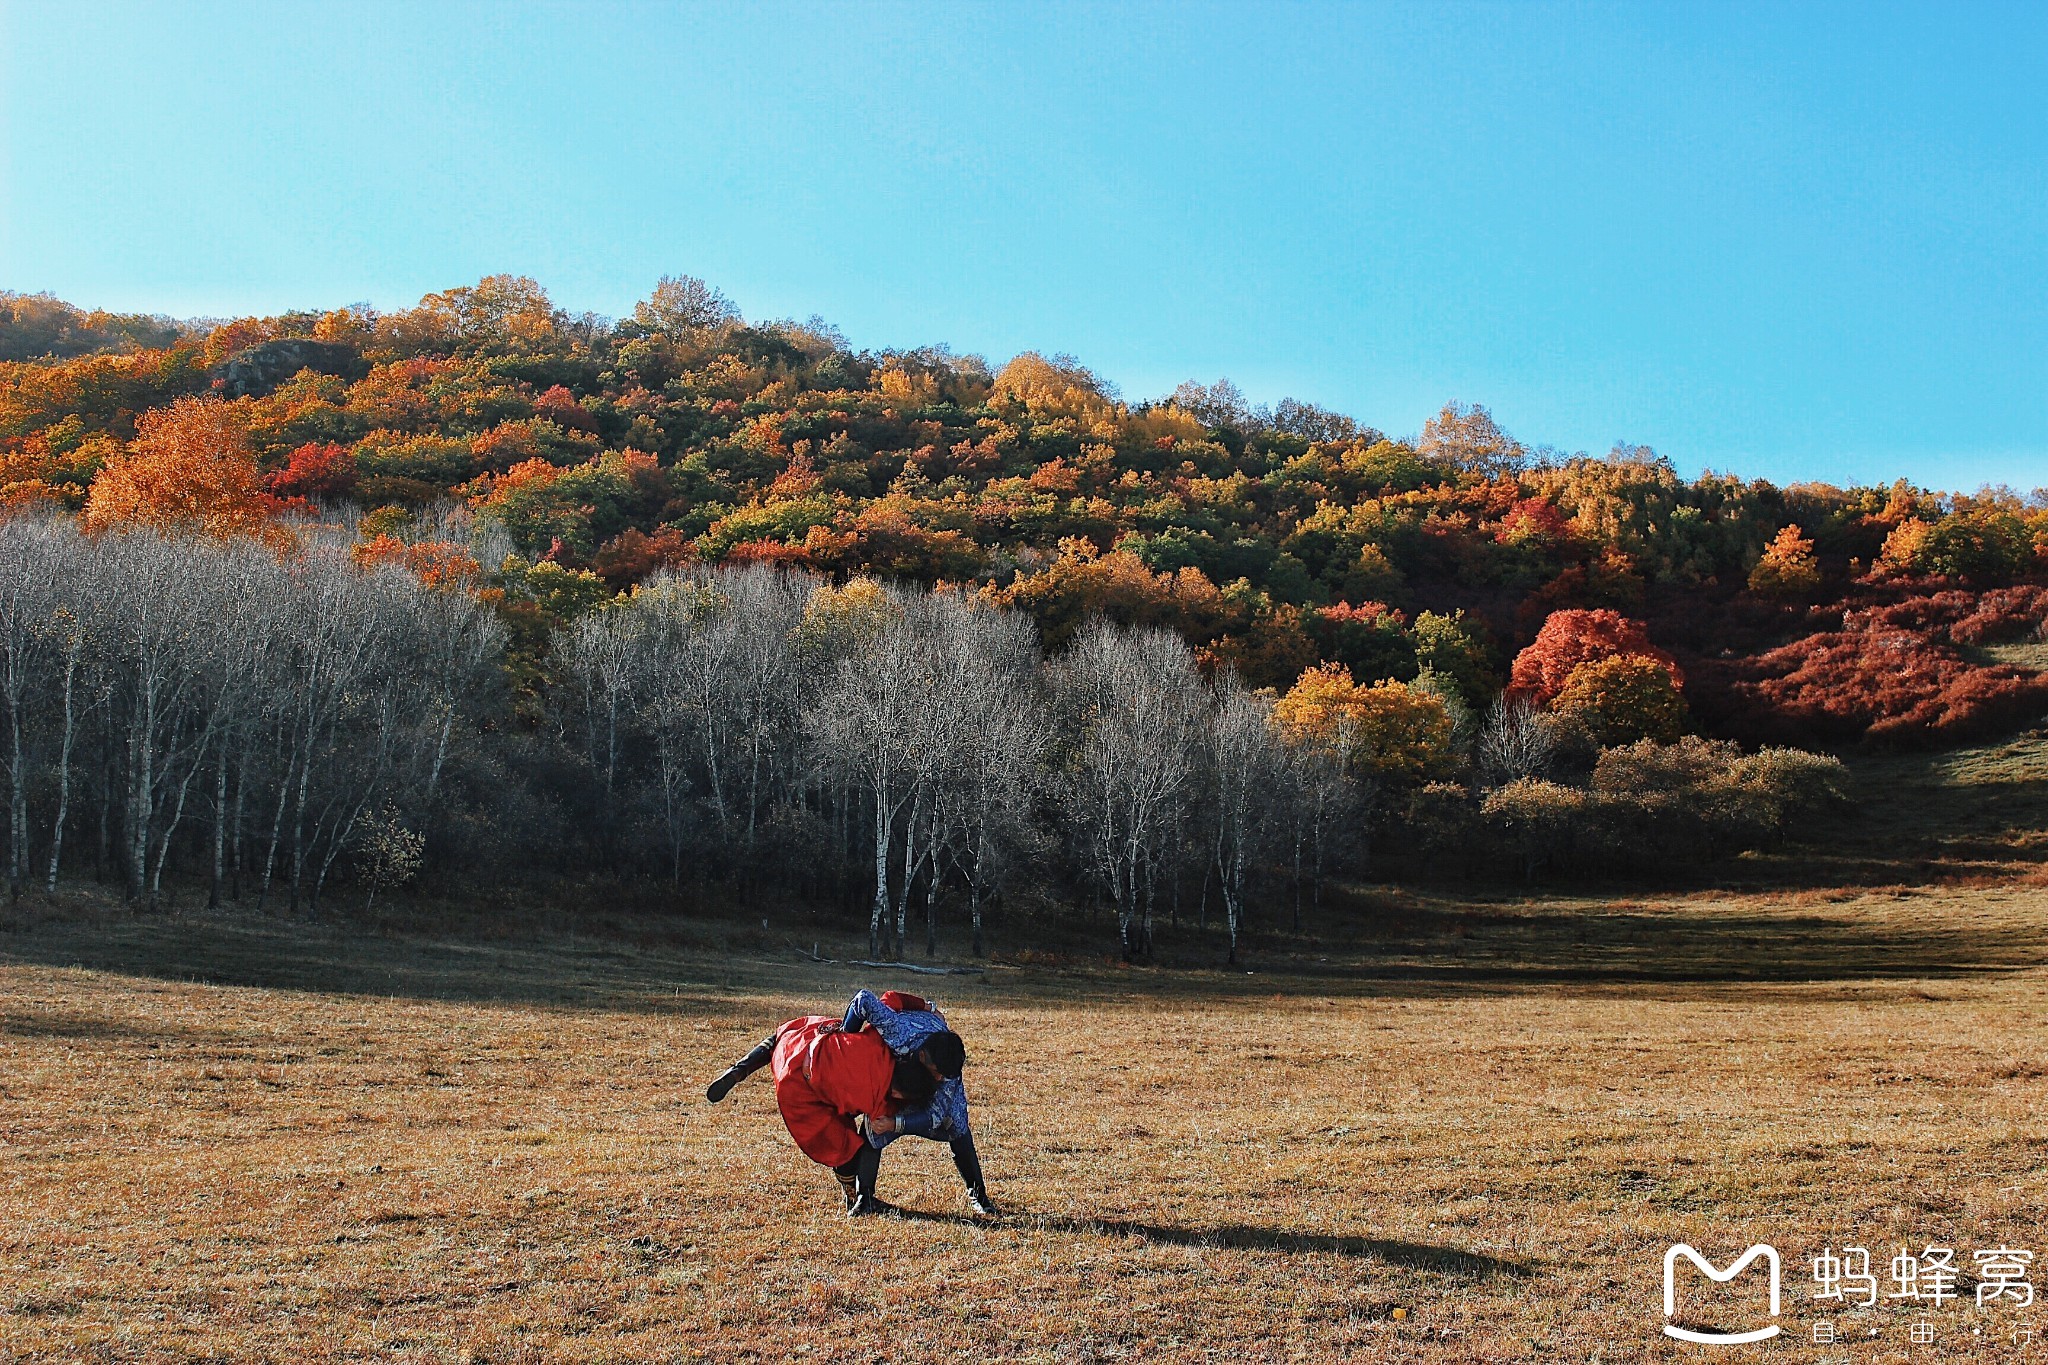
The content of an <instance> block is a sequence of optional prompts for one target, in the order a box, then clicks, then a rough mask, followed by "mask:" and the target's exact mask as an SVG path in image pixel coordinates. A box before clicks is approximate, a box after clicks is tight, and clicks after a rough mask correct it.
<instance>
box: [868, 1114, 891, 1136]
mask: <svg viewBox="0 0 2048 1365" xmlns="http://www.w3.org/2000/svg"><path fill="white" fill-rule="evenodd" d="M868 1131H869V1132H870V1133H874V1134H876V1135H878V1136H880V1137H887V1136H889V1134H891V1133H893V1132H895V1131H896V1120H894V1119H892V1118H890V1117H889V1116H888V1115H887V1114H870V1115H868Z"/></svg>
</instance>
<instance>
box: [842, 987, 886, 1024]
mask: <svg viewBox="0 0 2048 1365" xmlns="http://www.w3.org/2000/svg"><path fill="white" fill-rule="evenodd" d="M887 1008H889V1007H888V1006H887V1005H885V1004H883V1003H882V1000H881V997H880V996H878V995H876V994H875V993H874V992H873V991H871V990H867V989H865V988H863V989H861V990H857V991H855V992H854V993H853V999H852V1001H851V1002H849V1003H848V1005H847V1006H846V1017H845V1018H843V1019H841V1020H840V1021H839V1027H840V1028H842V1029H844V1030H845V1031H846V1032H848V1033H858V1032H860V1030H861V1028H862V1026H863V1025H866V1024H870V1023H872V1022H874V1017H875V1012H876V1011H877V1010H885V1009H887Z"/></svg>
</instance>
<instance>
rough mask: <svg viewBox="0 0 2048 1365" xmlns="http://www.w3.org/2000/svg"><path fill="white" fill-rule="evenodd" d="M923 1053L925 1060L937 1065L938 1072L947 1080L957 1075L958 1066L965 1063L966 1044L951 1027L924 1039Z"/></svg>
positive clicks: (958, 1071) (958, 1072)
mask: <svg viewBox="0 0 2048 1365" xmlns="http://www.w3.org/2000/svg"><path fill="white" fill-rule="evenodd" d="M924 1055H925V1060H926V1061H929V1062H930V1063H931V1064H932V1065H933V1066H935V1067H937V1068H938V1069H939V1074H940V1075H941V1076H944V1077H946V1078H947V1079H948V1080H952V1079H954V1078H956V1077H958V1076H959V1074H960V1068H961V1067H963V1066H965V1065H967V1045H966V1044H965V1043H963V1042H961V1041H960V1035H959V1034H957V1033H955V1032H953V1030H951V1029H947V1030H945V1031H944V1032H941V1033H934V1034H933V1035H932V1036H931V1037H929V1038H927V1039H925V1040H924Z"/></svg>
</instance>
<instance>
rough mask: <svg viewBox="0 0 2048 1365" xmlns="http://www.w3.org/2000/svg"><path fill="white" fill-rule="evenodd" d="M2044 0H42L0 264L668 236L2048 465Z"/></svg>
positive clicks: (1724, 454)
mask: <svg viewBox="0 0 2048 1365" xmlns="http://www.w3.org/2000/svg"><path fill="white" fill-rule="evenodd" d="M2044 70H2048V6H2044V5H2040V4H2028V5H2018V4H2015V5H2009V6H1975V7H1973V6H1966V5H1956V4H1943V5H1927V6H1922V7H1909V8H1891V7H1885V6H1881V5H1870V4H1858V5H1844V6H1834V7H1830V6H1791V5H1783V4H1774V5H1764V6H1757V7H1754V8H1744V7H1738V6H1731V5H1718V4H1717V5H1679V4H1670V5H1651V4H1645V5H1637V6H1629V7H1602V6H1576V5H1574V6H1551V5H1538V4H1518V5H1500V6H1465V5H1459V6H1436V7H1422V6H1411V7H1379V6H1365V5H1360V6H1341V7H1338V6H1283V5H1270V6H1236V7H1227V8H1203V7H1199V6H1190V5H1171V6H1140V5H1131V6H1116V7H1109V6H1102V7H1092V8H1080V7H1075V8H1062V7H1045V6H1028V7H1027V6H1003V7H987V8H978V7H972V6H960V5H949V6H945V7H936V6H934V7H930V8H913V7H893V6H861V7H856V6H850V5H843V6H842V5H830V4H818V3H813V4H808V5H803V6H793V7H788V8H777V7H772V6H730V5H718V6H705V7H702V8H698V7H689V6H678V5H613V6H603V5H599V4H596V3H590V4H582V5H562V6H548V5H527V4H518V3H512V2H511V0H507V2H505V3H498V4H490V5H473V6H465V5H460V4H455V3H434V4H424V5H418V4H415V5H389V6H384V5H369V4H350V3H342V2H340V0H333V2H330V3H325V4H319V5H310V4H305V5H300V4H264V5H253V4H252V5H225V6H214V5H203V4H178V5H172V4H152V5H133V6H108V5H95V4H88V3H80V2H79V0H67V2H66V3H57V2H55V0H52V2H51V3H25V2H24V0H0V287H5V288H13V289H24V290H49V291H51V292H54V293H56V294H58V295H60V296H62V297H65V298H69V299H72V300H73V301H75V302H79V303H82V304H87V305H98V306H103V307H110V308H118V309H140V310H147V311H159V312H169V313H175V314H180V315H193V314H207V315H225V314H235V313H245V312H256V311H275V310H279V309H283V308H287V307H324V306H333V305H337V304H343V303H349V302H354V301H358V300H363V301H369V302H372V303H375V304H377V305H378V306H380V307H398V306H404V305H407V304H410V303H412V302H414V301H416V300H417V299H418V297H419V296H420V295H421V294H422V293H424V292H426V291H428V290H431V289H438V288H444V287H447V286H449V285H453V284H460V283H467V282H472V281H474V280H475V279H476V278H477V277H479V276H480V275H483V274H486V273H492V272H497V271H509V272H512V273H516V274H526V275H532V276H534V277H535V278H537V279H539V280H540V281H541V282H542V283H543V284H545V285H546V286H547V287H548V288H549V290H550V291H551V292H552V294H553V295H554V297H555V299H556V301H557V302H558V303H559V304H562V305H564V306H567V307H571V308H575V309H584V308H588V309H594V310H596V311H599V312H604V313H611V314H619V313H623V312H626V311H628V310H630V308H631V306H632V304H633V302H634V300H635V299H636V298H639V297H641V296H643V295H645V294H646V292H647V291H648V290H649V289H650V288H651V287H652V285H653V283H654V281H655V279H656V277H658V276H660V275H662V274H664V273H687V274H694V275H699V276H702V277H704V278H706V279H708V280H710V281H712V282H713V283H715V284H717V285H719V286H720V287H721V288H723V289H724V290H725V291H726V292H727V293H728V294H730V295H731V296H732V297H733V298H734V299H735V300H736V301H737V302H738V303H739V304H740V305H741V307H742V308H743V309H744V310H745V311H746V313H747V314H748V315H749V316H750V317H756V318H763V317H776V316H797V317H803V316H808V315H810V314H812V313H818V314H822V315H823V316H824V317H826V318H827V319H828V320H830V321H832V322H834V323H836V324H838V325H839V326H840V327H841V328H842V329H844V331H845V332H846V334H847V336H848V338H849V339H850V340H851V341H852V342H853V343H854V344H855V345H856V346H871V347H880V346H912V345H920V344H925V343H930V342H946V343H949V344H951V345H952V346H953V347H954V348H955V349H957V350H963V351H975V352H979V353H981V354H983V355H986V356H988V357H989V358H990V359H991V360H993V361H996V362H1000V361H1001V360H1003V359H1004V358H1006V357H1008V356H1009V355H1011V354H1014V353H1015V352H1017V351H1020V350H1024V349H1041V350H1047V351H1069V352H1072V353H1074V354H1075V355H1077V356H1079V357H1080V358H1081V359H1082V360H1083V361H1084V362H1086V363H1087V364H1089V365H1090V366H1092V367H1093V368H1095V369H1096V370H1097V371H1099V372H1100V373H1102V374H1103V375H1105V376H1106V377H1108V378H1110V379H1111V380H1113V381H1115V382H1116V383H1117V384H1118V385H1119V386H1120V387H1121V388H1122V390H1123V392H1124V393H1125V395H1126V396H1128V397H1131V398H1145V397H1152V396H1156V395H1158V394H1161V393H1164V392H1166V391H1168V390H1170V389H1171V388H1172V387H1173V386H1174V385H1175V384H1176V383H1178V382H1179V381H1180V380H1182V379H1186V378H1190V377H1194V378H1200V379H1202V380H1204V381H1212V380H1214V379H1216V378H1217V377H1219V376H1222V375H1228V376H1230V377H1231V378H1232V379H1234V380H1235V381H1236V382H1237V383H1238V384H1239V385H1240V386H1241V387H1242V388H1243V389H1244V390H1245V391H1246V392H1247V394H1249V395H1250V396H1251V397H1252V398H1253V399H1254V400H1272V399H1276V398H1279V397H1281V396H1283V395H1289V394H1291V395H1294V396H1297V397H1301V398H1305V399H1310V400H1313V401H1316V402H1320V403H1323V404H1325V405H1327V406H1331V407H1336V408H1339V409H1342V410H1344V411H1347V412H1350V413H1352V414H1354V415H1355V416H1357V417H1359V418H1360V419H1362V420H1364V421H1367V422H1370V423H1373V424H1374V425H1377V426H1379V427H1382V428H1384V429H1386V430H1388V431H1390V432H1393V433H1395V434H1402V433H1408V432H1413V431H1415V430H1417V429H1418V428H1419V427H1420V426H1421V424H1422V422H1423V420H1424V419H1425V418H1426V417H1427V416H1428V415H1429V413H1430V412H1432V411H1433V410H1434V409H1435V408H1436V407H1437V406H1439V405H1440V404H1441V403H1442V402H1443V401H1444V400H1445V399H1449V398H1459V399H1464V400H1467V401H1477V402H1483V403H1486V404H1488V405H1489V406H1491V407H1492V408H1493V410H1494V413H1495V415H1496V416H1497V417H1498V418H1499V420H1500V421H1501V422H1502V423H1503V424H1504V425H1505V426H1507V427H1508V428H1509V429H1510V430H1511V431H1513V432H1514V433H1515V434H1517V435H1518V436H1520V437H1522V438H1523V439H1524V440H1526V441H1529V442H1531V443H1550V444H1554V445H1557V446H1560V447H1563V448H1565V449H1578V448H1586V449H1592V450H1596V451H1598V450H1605V449H1606V448H1607V447H1608V445H1610V444H1611V443H1612V442H1614V441H1615V440H1617V439H1625V440H1628V441H1632V442H1644V443H1648V444H1650V445H1653V446H1655V447H1656V448H1657V449H1658V450H1660V451H1662V452H1663V453H1665V454H1668V455H1670V456H1671V457H1672V458H1673V459H1675V460H1676V461H1677V462H1678V463H1679V465H1680V467H1681V468H1683V469H1687V470H1695V469H1698V468H1700V467H1702V466H1707V467H1713V468H1719V469H1733V470H1736V471H1738V472H1741V473H1744V474H1758V475H1764V476H1767V477H1771V478H1774V479H1778V480H1792V479H1802V478H1821V479H1829V480H1833V481H1837V482H1845V481H1851V480H1877V479H1886V480H1888V479H1890V478H1892V477H1895V476H1897V475H1901V474H1903V475H1905V476H1907V477H1910V478H1913V479H1915V480H1917V481H1919V482H1921V483H1925V484H1931V485H1934V486H1938V487H1974V486H1976V485H1977V484H1979V483H1982V482H1985V481H2000V480H2002V481H2007V482H2010V483H2013V484H2015V485H2017V486H2019V487H2021V488H2026V487H2031V486H2034V485H2039V484H2048V79H2044V78H2043V77H2042V75H2041V73H2042V72H2043V71H2044Z"/></svg>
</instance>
